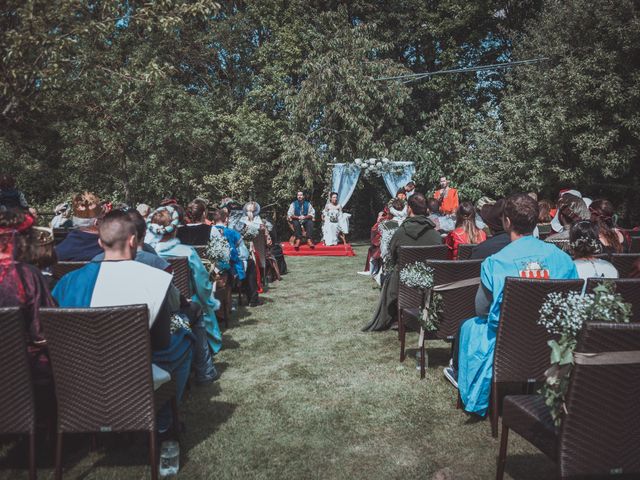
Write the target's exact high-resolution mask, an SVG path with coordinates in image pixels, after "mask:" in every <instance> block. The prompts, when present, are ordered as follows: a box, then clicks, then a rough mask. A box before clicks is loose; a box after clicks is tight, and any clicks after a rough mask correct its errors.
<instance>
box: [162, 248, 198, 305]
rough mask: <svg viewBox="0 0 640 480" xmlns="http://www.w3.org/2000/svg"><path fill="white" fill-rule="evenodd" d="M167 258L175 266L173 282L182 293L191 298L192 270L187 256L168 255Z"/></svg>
mask: <svg viewBox="0 0 640 480" xmlns="http://www.w3.org/2000/svg"><path fill="white" fill-rule="evenodd" d="M165 260H167V262H169V263H170V264H171V266H172V267H173V284H174V285H175V286H176V288H177V289H178V290H180V293H181V294H182V295H183V296H184V297H185V298H188V299H190V298H191V295H193V293H192V291H191V270H190V268H189V259H188V258H187V257H166V258H165Z"/></svg>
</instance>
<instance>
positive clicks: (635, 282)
mask: <svg viewBox="0 0 640 480" xmlns="http://www.w3.org/2000/svg"><path fill="white" fill-rule="evenodd" d="M603 282H613V283H614V285H615V287H616V292H617V293H619V294H620V295H621V296H622V298H623V299H624V301H625V302H627V303H630V304H631V322H634V323H640V278H616V279H600V278H590V279H588V280H587V292H588V293H592V292H593V289H594V288H595V287H596V286H598V285H599V284H601V283H603Z"/></svg>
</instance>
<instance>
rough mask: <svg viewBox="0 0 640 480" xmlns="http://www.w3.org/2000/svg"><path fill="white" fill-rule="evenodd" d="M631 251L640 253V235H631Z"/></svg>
mask: <svg viewBox="0 0 640 480" xmlns="http://www.w3.org/2000/svg"><path fill="white" fill-rule="evenodd" d="M629 253H640V237H638V236H631V242H630V244H629Z"/></svg>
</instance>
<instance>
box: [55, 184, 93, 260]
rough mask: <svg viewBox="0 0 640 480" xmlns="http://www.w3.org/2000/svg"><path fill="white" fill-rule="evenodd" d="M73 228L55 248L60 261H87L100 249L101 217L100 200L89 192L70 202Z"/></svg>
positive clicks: (77, 196) (78, 195)
mask: <svg viewBox="0 0 640 480" xmlns="http://www.w3.org/2000/svg"><path fill="white" fill-rule="evenodd" d="M72 205H73V217H72V221H73V227H74V230H71V231H70V232H69V234H68V235H67V236H66V237H65V239H64V240H63V241H62V242H60V244H59V245H57V246H56V254H57V256H58V260H60V261H74V262H81V261H89V260H91V259H92V258H93V257H95V256H96V255H98V254H99V253H102V251H103V250H102V247H101V246H100V244H99V243H98V221H99V219H100V218H101V217H102V207H101V206H100V199H99V198H98V197H97V196H96V195H94V194H93V193H90V192H83V193H79V194H77V195H76V196H75V197H74V198H73V201H72Z"/></svg>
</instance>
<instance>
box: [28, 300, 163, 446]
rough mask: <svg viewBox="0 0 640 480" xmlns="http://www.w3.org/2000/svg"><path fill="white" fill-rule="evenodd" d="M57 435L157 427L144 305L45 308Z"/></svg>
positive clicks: (43, 314) (44, 316) (42, 314)
mask: <svg viewBox="0 0 640 480" xmlns="http://www.w3.org/2000/svg"><path fill="white" fill-rule="evenodd" d="M40 315H41V317H42V324H43V327H44V331H45V335H46V338H47V342H48V346H49V354H50V356H51V367H52V371H53V379H54V384H55V390H56V397H57V400H58V433H59V434H61V433H68V432H73V433H80V432H105V431H106V432H110V431H114V432H119V431H120V432H122V431H143V430H144V431H151V430H153V429H154V428H155V415H154V399H153V382H152V375H151V347H150V340H149V320H148V315H149V314H148V308H147V306H146V305H131V306H123V307H104V308H73V309H71V308H66V309H65V308H43V309H40Z"/></svg>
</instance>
